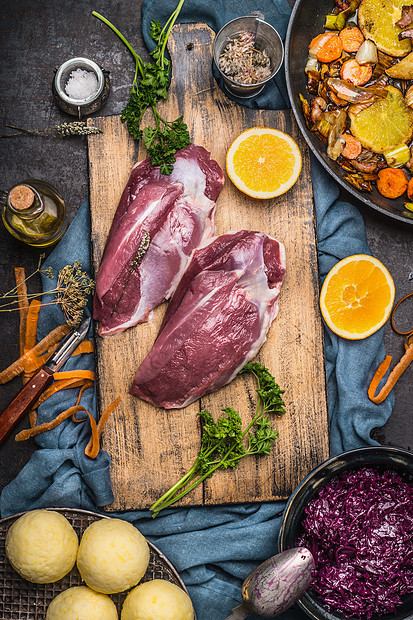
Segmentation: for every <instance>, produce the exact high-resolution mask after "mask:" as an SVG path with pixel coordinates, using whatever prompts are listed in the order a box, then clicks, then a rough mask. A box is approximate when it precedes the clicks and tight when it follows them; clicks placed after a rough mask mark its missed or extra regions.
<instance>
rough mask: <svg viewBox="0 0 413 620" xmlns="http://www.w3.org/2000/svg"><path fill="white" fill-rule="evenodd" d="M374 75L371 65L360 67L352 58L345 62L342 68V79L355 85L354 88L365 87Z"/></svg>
mask: <svg viewBox="0 0 413 620" xmlns="http://www.w3.org/2000/svg"><path fill="white" fill-rule="evenodd" d="M372 74H373V69H372V68H371V66H370V65H360V64H359V63H358V62H357V60H356V59H355V58H350V60H346V62H343V64H342V66H341V71H340V75H341V79H343V80H345V81H346V82H349V84H353V86H363V84H366V82H368V81H369V79H370V78H371V76H372Z"/></svg>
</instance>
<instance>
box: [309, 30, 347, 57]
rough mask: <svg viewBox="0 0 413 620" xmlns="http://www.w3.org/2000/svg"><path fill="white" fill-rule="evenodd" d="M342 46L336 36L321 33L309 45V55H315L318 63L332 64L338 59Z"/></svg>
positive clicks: (329, 33)
mask: <svg viewBox="0 0 413 620" xmlns="http://www.w3.org/2000/svg"><path fill="white" fill-rule="evenodd" d="M342 51H343V44H342V42H341V40H340V37H339V36H338V34H334V33H332V32H323V33H322V34H319V35H318V36H316V37H315V38H314V39H313V40H312V41H311V43H310V53H313V54H315V55H316V57H317V60H318V61H319V62H326V63H327V62H333V60H337V59H338V58H340V56H341V53H342Z"/></svg>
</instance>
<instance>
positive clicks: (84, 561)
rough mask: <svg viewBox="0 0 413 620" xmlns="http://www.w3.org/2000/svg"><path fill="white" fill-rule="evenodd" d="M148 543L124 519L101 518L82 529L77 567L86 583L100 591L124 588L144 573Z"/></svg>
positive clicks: (136, 580) (111, 592) (147, 562)
mask: <svg viewBox="0 0 413 620" xmlns="http://www.w3.org/2000/svg"><path fill="white" fill-rule="evenodd" d="M148 564H149V546H148V543H147V542H146V539H145V537H144V536H142V534H141V533H140V532H139V530H137V529H136V527H134V526H133V525H132V524H131V523H128V522H127V521H123V520H122V519H101V520H100V521H95V522H94V523H91V525H89V526H88V527H87V528H86V530H85V531H84V533H83V536H82V538H81V541H80V545H79V552H78V554H77V567H78V569H79V572H80V575H81V577H82V579H83V580H84V581H85V582H86V584H87V585H88V586H89V587H90V588H93V590H96V591H97V592H104V593H105V594H114V593H115V592H123V591H124V590H128V588H131V587H132V586H136V584H137V583H139V581H140V580H141V579H142V577H143V576H144V574H145V572H146V569H147V568H148Z"/></svg>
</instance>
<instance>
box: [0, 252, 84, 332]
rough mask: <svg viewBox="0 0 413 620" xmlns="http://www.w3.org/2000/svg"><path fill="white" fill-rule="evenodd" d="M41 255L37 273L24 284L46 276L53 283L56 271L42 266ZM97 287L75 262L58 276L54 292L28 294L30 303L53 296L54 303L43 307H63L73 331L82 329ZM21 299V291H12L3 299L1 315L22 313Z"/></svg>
mask: <svg viewBox="0 0 413 620" xmlns="http://www.w3.org/2000/svg"><path fill="white" fill-rule="evenodd" d="M44 256H45V255H44V254H41V256H40V258H39V263H38V265H37V269H35V271H33V273H31V274H30V275H29V276H27V278H25V280H24V282H27V281H28V280H30V279H31V278H32V277H33V276H35V275H36V274H39V273H40V274H43V275H45V276H46V277H47V278H50V279H52V278H53V277H54V276H53V269H52V267H47V268H42V267H41V262H42V260H43V259H44ZM94 287H95V283H94V280H92V279H91V278H90V277H89V275H88V274H87V273H86V272H85V271H82V263H81V262H80V261H75V262H74V263H73V265H66V266H65V267H63V268H62V269H60V271H59V272H58V274H57V281H56V286H55V288H53V289H52V290H50V291H44V292H42V293H28V294H27V298H28V300H29V301H30V300H32V299H37V298H39V297H44V296H45V295H52V301H50V302H49V301H45V302H44V303H42V306H50V305H60V307H61V309H62V312H63V314H64V317H65V320H66V323H67V324H68V325H70V326H71V327H75V326H77V325H79V323H80V322H81V320H82V318H83V313H84V308H85V307H86V305H87V303H88V301H89V295H91V294H92V292H93V290H94ZM18 303H19V298H18V292H17V287H14V288H12V289H11V290H10V291H7V293H3V294H1V295H0V312H13V311H16V310H19V306H18Z"/></svg>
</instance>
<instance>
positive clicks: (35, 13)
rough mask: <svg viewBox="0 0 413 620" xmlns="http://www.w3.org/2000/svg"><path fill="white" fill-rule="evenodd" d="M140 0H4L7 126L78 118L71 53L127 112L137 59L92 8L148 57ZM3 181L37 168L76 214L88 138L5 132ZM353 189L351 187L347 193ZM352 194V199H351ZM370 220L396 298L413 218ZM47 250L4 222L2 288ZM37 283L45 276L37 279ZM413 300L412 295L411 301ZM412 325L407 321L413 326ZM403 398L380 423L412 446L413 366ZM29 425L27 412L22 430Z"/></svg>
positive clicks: (399, 348)
mask: <svg viewBox="0 0 413 620" xmlns="http://www.w3.org/2000/svg"><path fill="white" fill-rule="evenodd" d="M141 4H142V2H141V0H134V2H132V1H130V0H124V1H121V0H118V1H114V0H100V1H99V2H98V3H97V2H96V1H92V0H83V2H77V1H76V0H54V2H51V1H50V0H28V1H27V0H15V1H14V2H10V1H9V0H0V23H1V29H0V47H1V58H2V63H1V64H0V134H4V133H7V132H9V131H11V130H8V129H6V128H5V125H6V123H9V124H14V125H19V126H23V127H26V128H28V129H44V128H47V127H53V126H54V125H55V124H57V123H61V122H64V121H70V120H75V119H74V117H70V116H69V115H67V114H65V113H63V112H62V111H61V110H60V109H59V108H58V107H57V106H56V105H55V104H54V102H53V97H52V89H51V84H52V80H53V76H54V70H55V69H56V68H57V67H58V66H60V64H62V63H63V62H64V61H65V60H67V59H69V58H72V57H75V56H85V57H87V58H90V59H92V60H94V61H95V62H97V63H98V64H100V65H101V67H102V68H104V69H106V70H107V71H109V72H110V77H111V86H112V88H111V93H110V95H109V99H108V101H107V103H106V104H105V106H104V108H102V109H101V110H100V111H99V112H97V113H96V115H112V114H118V113H120V111H121V110H122V108H123V106H124V105H125V103H126V101H127V98H128V94H129V89H130V85H131V82H132V79H133V73H134V62H133V59H132V57H131V55H130V53H129V52H128V50H127V49H126V47H125V46H124V45H123V43H122V42H121V41H120V40H119V39H118V38H117V37H116V36H115V35H114V34H113V33H112V32H111V31H110V30H109V28H107V27H106V26H105V25H104V24H102V23H101V22H99V21H98V20H97V19H96V18H95V17H93V16H92V11H93V10H97V11H98V12H99V13H101V14H102V15H104V16H105V17H107V18H108V19H109V20H110V21H112V22H113V23H114V24H115V25H116V26H117V27H118V29H119V30H120V31H121V32H122V33H123V34H124V35H125V36H126V38H127V39H128V40H129V41H130V43H131V44H132V45H133V46H134V47H135V49H136V51H137V52H138V53H141V54H142V56H143V57H146V51H145V48H144V45H143V42H142V37H141V34H140V33H141V14H140V7H141ZM0 155H1V162H2V167H1V171H2V174H1V186H0V189H1V190H6V189H8V188H9V187H10V186H12V185H13V184H14V183H16V182H18V181H20V180H22V179H24V178H28V177H32V178H40V179H45V180H47V181H49V182H51V183H53V184H54V185H56V187H58V188H59V189H60V191H61V193H62V194H63V196H64V198H65V200H66V204H67V211H68V219H69V221H71V220H72V219H73V217H74V215H75V213H76V210H77V208H78V206H79V205H80V204H81V202H82V201H83V200H84V199H85V198H86V197H87V195H88V169H87V148H86V139H85V138H82V137H70V138H50V137H47V138H46V137H41V136H28V135H25V136H18V137H14V138H9V139H0ZM343 197H344V198H348V197H347V196H343ZM350 201H351V199H350ZM358 208H359V209H360V211H361V213H362V214H363V217H364V219H365V222H366V228H367V236H368V241H369V244H370V248H371V250H372V252H373V254H374V255H375V256H376V257H377V258H379V259H380V260H382V261H383V263H384V264H385V265H386V266H387V267H388V269H389V270H390V272H391V273H392V275H393V277H394V279H395V283H396V298H397V299H399V298H400V297H402V296H403V295H405V294H407V293H409V292H412V291H413V275H412V274H413V253H412V241H413V227H403V226H400V225H396V224H394V223H393V222H392V221H391V220H389V219H382V218H380V217H379V216H378V215H377V214H375V213H372V212H370V211H367V210H366V208H365V207H363V206H362V205H361V204H360V205H358ZM39 254H40V251H39V250H36V249H33V248H30V247H28V246H25V245H24V244H22V243H19V242H17V241H15V240H14V239H13V238H12V237H11V236H10V235H9V234H8V233H7V232H6V230H5V229H4V227H3V226H2V225H0V292H5V291H7V290H9V289H11V288H12V287H13V286H14V273H13V267H14V266H23V267H25V269H26V273H27V274H29V273H31V272H32V271H33V270H34V269H35V268H36V266H37V263H38V259H39ZM29 288H30V290H31V291H32V292H35V291H39V290H40V284H39V281H38V280H37V279H36V278H34V279H33V280H31V281H30V287H29ZM410 301H411V300H410ZM411 316H412V313H411V303H408V304H407V305H406V307H404V308H402V310H401V312H400V315H399V317H400V323H401V324H403V321H404V324H405V325H407V327H411V328H412V329H413V321H412V319H411ZM407 327H406V329H407ZM0 333H1V336H2V346H1V347H0V368H1V369H2V368H4V367H6V366H7V365H8V364H10V363H11V362H12V361H13V360H14V359H16V358H17V357H18V315H17V313H1V314H0ZM384 337H385V344H386V349H387V352H388V353H389V354H390V355H393V357H394V360H395V361H398V360H399V359H400V357H401V355H402V353H403V339H402V338H401V337H400V336H397V335H396V334H394V333H393V332H392V330H391V328H390V325H386V326H385V329H384ZM20 386H21V380H20V378H17V379H15V380H14V381H12V382H10V383H8V384H7V385H4V386H0V411H2V410H3V409H4V407H5V406H6V405H7V404H8V403H9V401H10V400H11V399H12V398H13V397H14V395H15V394H16V393H17V391H18V390H19V388H20ZM395 396H396V404H395V407H394V411H393V414H392V416H391V418H390V419H389V421H388V422H387V424H386V425H385V426H384V427H383V428H381V429H377V431H376V432H375V435H376V437H377V439H378V440H379V441H380V442H382V443H384V444H387V445H395V446H401V447H404V448H407V449H412V445H413V435H412V424H411V400H412V368H410V369H409V370H408V371H407V372H406V373H405V375H404V376H403V377H402V378H401V379H400V381H399V383H398V384H397V386H396V388H395ZM25 426H27V421H23V422H22V423H21V424H20V425H19V427H18V428H17V430H20V428H24V427H25ZM14 435H15V433H14V432H13V433H12V435H11V436H10V437H9V438H8V440H7V441H6V442H5V443H4V444H3V446H2V447H0V488H2V487H3V486H4V485H5V484H6V483H7V482H8V481H10V480H11V479H12V478H14V477H15V475H16V474H17V473H18V472H19V470H20V469H21V468H22V467H23V465H24V464H25V462H26V461H27V460H28V458H29V456H30V454H31V453H32V452H33V450H34V447H35V446H34V442H33V441H32V440H31V441H29V442H21V443H16V442H15V441H14Z"/></svg>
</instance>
